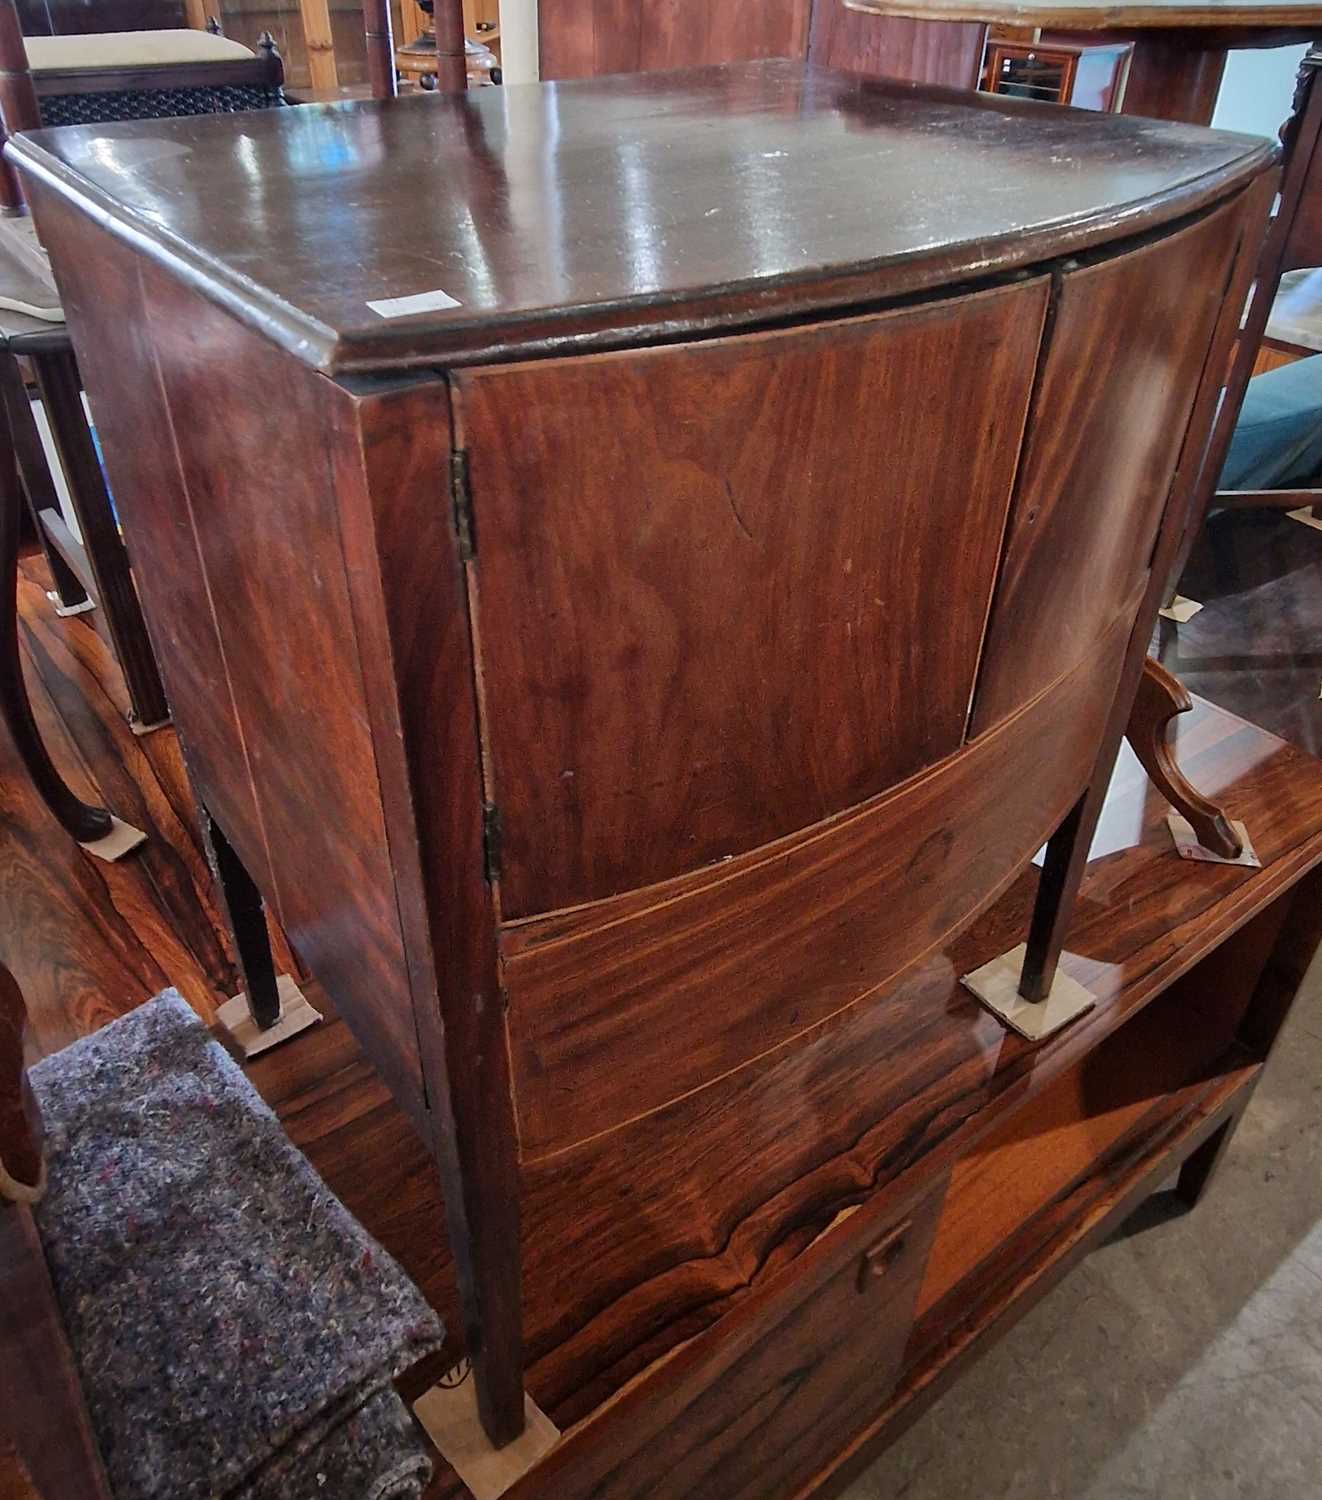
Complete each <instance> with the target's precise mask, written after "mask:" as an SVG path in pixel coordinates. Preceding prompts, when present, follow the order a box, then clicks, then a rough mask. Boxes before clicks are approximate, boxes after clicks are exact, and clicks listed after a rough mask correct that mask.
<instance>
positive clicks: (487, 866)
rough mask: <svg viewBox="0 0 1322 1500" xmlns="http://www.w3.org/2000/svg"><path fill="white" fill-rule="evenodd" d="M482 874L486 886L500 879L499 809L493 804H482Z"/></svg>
mask: <svg viewBox="0 0 1322 1500" xmlns="http://www.w3.org/2000/svg"><path fill="white" fill-rule="evenodd" d="M482 873H483V875H484V876H485V877H486V882H487V884H488V885H495V883H496V881H498V880H499V879H500V809H499V808H498V807H497V806H496V805H495V804H494V803H493V802H484V803H483V804H482Z"/></svg>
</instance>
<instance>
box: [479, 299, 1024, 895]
mask: <svg viewBox="0 0 1322 1500" xmlns="http://www.w3.org/2000/svg"><path fill="white" fill-rule="evenodd" d="M1045 302H1046V280H1045V278H1039V279H1037V280H1036V281H1033V282H1025V283H1021V284H1018V285H1016V286H1012V287H1002V288H998V289H995V290H991V291H986V292H981V293H977V294H974V295H970V296H965V297H954V298H947V299H941V300H938V301H936V302H933V303H928V304H924V305H921V306H917V307H910V308H905V309H901V310H897V311H892V312H885V313H879V314H874V315H871V316H868V317H860V318H854V319H847V320H843V321H839V322H829V323H823V324H815V325H813V326H811V327H808V328H799V329H793V330H789V331H783V332H775V333H760V334H752V335H745V336H741V337H733V338H727V339H718V340H713V341H711V342H710V343H703V344H688V345H675V346H670V347H665V348H658V349H648V350H640V351H636V352H629V353H624V354H608V355H597V356H589V357H585V358H581V359H570V360H555V361H547V362H543V363H539V364H521V365H509V366H503V367H492V368H487V369H477V370H471V371H462V372H460V373H459V374H457V375H456V376H455V377H454V378H455V383H456V387H457V392H458V397H459V402H458V410H459V412H460V415H461V424H462V436H461V442H462V445H463V447H464V448H465V449H466V450H467V453H468V462H469V472H470V480H471V488H472V503H473V511H474V516H475V521H476V545H477V557H476V564H475V573H476V577H477V580H478V584H479V592H478V599H479V603H478V605H477V610H476V613H477V617H478V619H479V621H480V627H481V628H480V642H481V648H480V649H481V658H482V667H483V672H484V677H485V684H486V686H485V701H486V707H487V727H488V731H489V745H490V753H491V760H492V767H493V781H492V795H493V797H494V800H495V802H496V804H497V805H498V806H499V809H500V815H501V824H502V841H503V856H502V872H501V899H502V910H503V913H504V915H505V916H506V917H522V916H528V915H531V914H533V913H537V912H547V911H554V910H557V909H560V908H564V907H568V906H572V905H574V904H577V903H580V902H585V901H591V900H595V899H600V898H604V897H608V896H612V895H615V894H617V893H620V892H623V891H628V890H632V889H636V888H637V887H640V886H644V885H648V884H652V883H654V882H656V881H660V880H664V879H668V878H670V877H672V876H675V875H679V874H682V873H684V872H686V871H692V870H696V869H698V868H700V867H702V866H704V865H709V864H713V863H716V862H718V861H720V860H723V859H727V858H729V857H731V856H736V855H739V854H742V853H744V852H746V851H748V850H750V849H754V848H757V847H759V846H761V845H763V844H766V843H767V842H768V841H770V840H772V839H776V838H780V837H783V836H785V835H788V834H791V833H793V832H795V831H796V830H798V829H802V828H806V827H808V826H810V825H812V824H814V823H817V822H819V821H820V820H821V819H822V818H825V817H829V816H831V815H832V814H835V813H838V812H840V811H842V810H843V809H845V808H847V807H851V806H853V805H855V804H857V803H859V802H861V801H863V800H864V799H865V798H867V797H869V796H872V795H875V794H876V793H878V792H880V791H882V790H884V789H885V788H887V787H890V786H894V785H896V784H897V783H899V782H900V781H902V780H904V779H905V778H906V777H908V776H910V775H912V774H914V773H915V772H916V771H918V770H920V769H921V768H922V767H924V766H927V765H931V764H933V763H935V762H936V761H937V760H939V759H940V758H941V757H942V756H945V755H948V754H950V753H951V752H952V751H954V750H955V749H956V748H957V747H958V746H959V744H960V743H961V741H962V739H963V736H964V729H965V722H966V717H967V713H968V705H969V699H970V696H971V693H972V687H973V677H974V672H975V670H976V665H977V660H978V653H979V649H980V646H981V641H982V634H983V629H984V625H985V622H986V618H987V610H988V607H989V602H990V598H991V589H992V582H993V579H994V576H995V570H996V564H997V558H998V552H999V547H1000V544H1001V538H1002V534H1003V529H1004V519H1005V514H1006V510H1007V507H1008V504H1009V496H1010V491H1011V487H1012V484H1013V480H1014V472H1015V465H1016V462H1017V458H1018V452H1019V443H1020V438H1021V435H1022V432H1023V423H1024V418H1025V413H1026V409H1027V403H1028V395H1029V389H1030V386H1031V382H1032V377H1033V369H1034V363H1035V359H1036V354H1037V348H1038V341H1039V336H1040V330H1041V326H1042V318H1043V313H1044V309H1045ZM952 387H953V388H952Z"/></svg>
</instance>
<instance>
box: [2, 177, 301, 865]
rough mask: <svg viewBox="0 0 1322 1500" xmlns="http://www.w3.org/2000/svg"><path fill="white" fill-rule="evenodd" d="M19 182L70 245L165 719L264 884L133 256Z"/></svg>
mask: <svg viewBox="0 0 1322 1500" xmlns="http://www.w3.org/2000/svg"><path fill="white" fill-rule="evenodd" d="M25 190H26V191H27V192H28V193H29V194H30V195H31V196H32V198H33V200H34V207H35V208H36V210H37V211H38V212H39V215H40V222H41V227H42V234H43V235H44V236H45V238H46V239H47V241H48V242H50V243H55V242H56V241H57V240H58V242H59V243H61V244H62V245H68V246H69V247H70V250H71V253H70V254H68V255H67V256H61V257H60V292H61V296H62V298H63V302H64V308H65V313H66V316H67V317H68V320H69V327H70V329H71V331H72V333H73V337H74V342H75V344H76V346H77V350H78V366H79V370H80V371H81V373H82V377H83V384H84V386H85V388H86V390H87V392H88V399H89V401H90V403H91V406H92V415H93V420H94V421H95V423H96V434H97V440H98V441H99V443H100V445H101V450H102V453H103V454H104V457H105V463H106V468H107V470H108V471H109V475H110V483H111V487H112V488H113V490H114V498H115V508H116V510H117V512H118V514H119V517H120V520H121V522H122V523H123V526H124V533H125V544H126V546H127V547H128V551H129V555H130V557H131V559H132V562H133V569H134V577H135V581H136V583H137V586H138V593H139V595H140V597H141V600H142V608H143V613H144V615H145V617H146V620H147V628H148V631H149V633H150V635H151V638H152V643H153V646H154V648H155V651H156V656H157V659H158V660H159V661H160V662H161V663H162V675H163V677H164V680H165V686H166V693H167V696H168V698H169V700H170V709H171V713H172V714H173V716H174V720H175V722H176V724H179V725H183V724H188V725H191V726H194V729H195V732H194V733H191V734H189V735H188V736H187V740H188V745H187V751H188V762H189V767H190V769H191V771H192V774H193V775H194V777H195V778H196V779H197V780H199V781H202V782H204V783H205V784H206V785H207V786H208V787H209V788H210V789H211V791H210V795H211V798H212V811H213V812H214V813H215V815H216V818H217V819H218V820H219V822H220V824H221V826H222V827H223V828H224V829H225V830H226V832H227V833H229V834H230V837H231V838H232V839H233V841H234V844H235V847H236V848H237V849H239V851H240V853H241V854H242V857H243V861H244V863H245V864H246V865H247V867H248V869H249V870H251V871H252V874H253V876H254V878H255V879H256V880H257V881H258V883H259V884H260V885H261V886H262V887H263V889H264V890H266V891H268V892H270V891H272V882H271V869H270V862H269V860H268V858H267V851H266V842H265V840H264V839H263V838H262V837H261V832H260V829H261V824H260V820H259V818H258V816H257V803H256V799H255V796H254V794H253V789H252V783H251V780H250V778H249V776H248V774H247V752H246V750H245V748H244V743H243V731H242V729H241V727H240V724H239V719H238V714H237V711H236V709H235V704H234V699H233V695H232V694H231V692H230V684H229V678H228V674H227V672H226V669H225V659H224V656H223V654H222V653H221V649H220V637H219V634H218V632H217V627H216V620H215V615H214V613H213V611H212V608H211V600H210V598H209V597H208V594H207V587H206V578H205V575H204V573H203V570H202V565H201V558H200V555H199V553H198V548H197V538H196V536H195V535H194V533H193V524H192V518H191V516H190V514H189V509H188V505H187V502H186V500H185V498H184V493H183V483H182V480H181V478H180V472H179V455H178V453H177V452H176V450H175V443H174V433H173V431H172V428H171V425H170V418H169V413H168V410H167V407H166V401H165V391H164V389H163V387H162V385H161V382H160V377H159V374H158V372H157V369H156V356H155V352H154V350H153V347H152V342H151V332H150V329H149V328H148V325H147V315H146V311H145V307H144V302H143V295H142V288H141V286H140V284H139V281H138V263H137V261H136V259H135V258H134V256H133V255H132V254H131V253H130V252H129V251H128V250H126V249H125V248H124V246H123V245H121V244H120V243H119V241H118V240H116V239H113V238H112V237H111V236H110V235H108V234H105V233H103V232H102V231H101V230H99V229H97V228H96V227H95V226H93V225H92V224H91V223H89V222H88V220H86V219H85V218H83V217H82V216H81V215H79V214H77V213H75V212H74V210H73V209H71V208H70V207H69V206H68V205H67V204H66V203H65V202H64V200H63V199H61V198H57V197H55V196H54V195H53V194H49V193H48V192H47V190H46V189H45V188H43V187H42V185H41V184H40V183H38V182H35V181H34V182H32V183H30V184H28V185H27V187H26V189H25ZM128 371H132V372H133V374H132V378H131V379H126V378H125V376H126V372H128ZM222 768H223V769H224V772H225V774H224V775H223V776H222V775H221V774H220V771H221V770H222ZM231 830H232V832H231Z"/></svg>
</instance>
